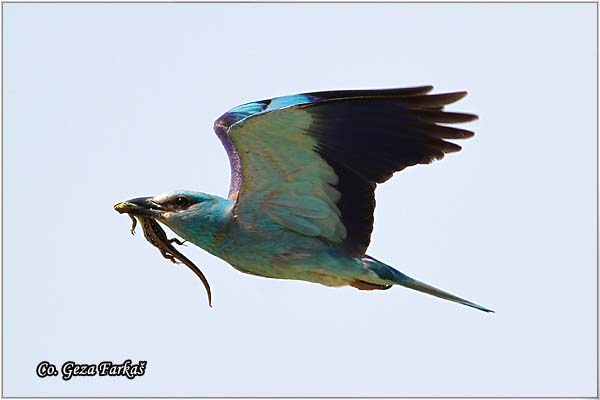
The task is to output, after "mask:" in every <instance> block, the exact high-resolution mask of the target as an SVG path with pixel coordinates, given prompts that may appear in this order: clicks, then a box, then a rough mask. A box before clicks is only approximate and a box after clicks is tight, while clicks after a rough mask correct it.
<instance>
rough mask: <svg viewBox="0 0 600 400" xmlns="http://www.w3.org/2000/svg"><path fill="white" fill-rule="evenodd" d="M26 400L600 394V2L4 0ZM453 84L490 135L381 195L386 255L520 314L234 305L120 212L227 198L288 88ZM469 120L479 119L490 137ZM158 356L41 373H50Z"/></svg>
mask: <svg viewBox="0 0 600 400" xmlns="http://www.w3.org/2000/svg"><path fill="white" fill-rule="evenodd" d="M3 11H4V27H3V34H4V36H3V38H4V43H3V46H4V47H3V51H4V64H3V67H4V71H3V72H4V88H3V90H4V138H3V144H4V149H3V150H4V151H3V157H4V158H3V167H4V169H3V171H4V174H3V178H4V197H3V199H4V243H3V245H4V246H3V250H4V255H3V257H4V264H3V278H4V281H3V285H4V303H3V306H4V310H3V311H4V314H3V317H4V321H3V322H4V324H3V328H4V337H3V341H4V342H3V344H4V346H3V350H4V353H3V357H4V381H3V383H4V388H3V389H4V391H3V394H4V395H5V396H90V395H94V396H115V395H120V396H224V395H225V396H311V395H319V396H595V395H596V372H597V371H596V333H597V332H596V312H597V309H596V144H597V143H596V88H597V81H596V67H597V64H596V57H597V51H596V46H597V43H596V5H595V4H43V5H41V4H4V5H3ZM421 84H433V85H435V86H436V91H437V92H444V91H452V90H463V89H466V90H468V91H469V92H470V95H469V96H468V97H467V98H466V99H464V100H463V101H461V102H460V103H458V104H456V105H453V106H451V107H450V109H451V110H457V111H470V112H475V113H477V114H479V115H480V117H481V119H480V121H478V122H476V123H472V124H470V125H468V126H469V127H470V128H472V129H474V130H475V131H476V132H477V134H476V136H475V138H473V139H471V140H469V141H464V142H461V145H463V148H464V150H463V151H462V152H461V153H458V154H452V155H450V156H448V157H447V158H445V159H444V160H442V161H440V162H437V163H435V164H433V165H429V166H419V167H414V168H410V169H408V170H406V171H404V172H402V173H399V174H397V175H396V176H395V178H394V179H392V180H391V181H389V182H388V183H386V184H385V185H383V186H381V187H380V188H379V189H378V192H377V204H378V206H377V210H376V216H375V217H376V224H375V230H374V234H373V238H372V239H373V240H372V244H371V247H370V248H369V253H370V254H371V255H373V256H375V257H377V258H379V259H381V260H382V261H385V262H386V263H388V264H390V265H393V266H396V267H398V269H400V270H402V271H404V272H406V273H407V274H409V275H412V276H414V277H415V278H418V279H421V280H424V281H425V282H428V283H431V284H433V285H435V286H438V287H440V288H443V289H446V290H448V291H450V292H452V293H456V294H458V295H461V296H464V297H465V298H467V299H469V300H472V301H475V302H477V303H480V304H483V305H485V306H488V307H490V308H492V309H495V310H496V311H497V313H496V314H491V315H490V314H484V313H481V312H478V311H476V310H473V309H469V308H467V307H463V306H459V305H456V304H453V303H449V302H445V301H442V300H439V299H436V298H434V297H430V296H426V295H423V294H420V293H417V292H414V291H410V290H408V289H403V288H394V289H392V290H388V291H383V292H360V291H357V290H355V289H352V288H341V289H332V288H326V287H323V286H320V285H315V284H309V283H304V282H295V281H277V280H269V279H264V278H258V277H253V276H249V275H244V274H241V273H239V272H237V271H235V270H234V269H232V268H231V267H229V266H228V265H226V264H225V263H224V262H223V261H221V260H218V259H216V258H214V257H212V256H210V255H208V254H207V253H205V252H203V251H202V250H200V249H198V248H195V247H192V246H190V247H188V248H185V249H184V252H185V253H186V254H187V256H188V257H189V258H190V259H192V260H193V261H194V262H195V263H196V264H197V265H198V266H199V267H200V268H201V269H202V270H203V271H204V273H205V274H206V276H207V277H208V279H209V281H210V283H211V286H212V289H213V298H214V308H213V309H209V308H208V307H207V305H206V297H205V293H204V289H203V288H202V286H201V284H200V282H199V281H198V280H197V278H196V277H195V276H194V275H193V274H191V273H190V271H189V270H187V269H186V268H184V267H182V266H174V265H172V264H171V263H170V262H168V261H167V260H165V259H163V258H162V257H161V256H160V254H159V253H158V252H157V251H156V249H154V248H152V247H151V246H150V245H149V244H148V243H147V242H145V241H144V239H143V238H142V235H141V234H139V233H138V235H136V236H135V237H132V236H131V235H130V234H129V227H130V220H129V219H128V218H127V217H125V216H122V215H117V214H116V213H115V212H114V211H113V209H112V206H113V204H115V203H116V202H117V201H120V200H125V199H128V198H131V197H137V196H142V195H151V194H157V193H161V192H165V191H169V190H172V189H183V188H186V189H192V190H200V191H204V192H209V193H215V194H220V195H225V194H226V192H227V188H228V186H229V166H228V161H227V158H226V155H225V152H224V150H223V149H222V148H221V144H220V142H219V141H218V140H217V138H216V136H215V135H214V134H213V132H212V123H213V121H214V119H216V118H217V117H218V116H220V115H221V114H222V113H223V112H225V111H227V110H228V109H229V108H232V107H234V106H236V105H238V104H241V103H244V102H248V101H252V100H257V99H262V98H269V97H273V96H278V95H285V94H291V93H298V92H305V91H314V90H330V89H331V90H334V89H348V88H385V87H402V86H413V85H421ZM465 127H466V126H465ZM127 358H131V359H133V360H134V361H137V360H140V359H142V360H146V361H147V362H148V367H147V373H146V375H145V376H144V377H141V378H136V379H135V380H133V381H130V380H127V379H125V378H107V377H96V378H74V379H73V380H71V381H69V382H64V381H62V380H61V379H60V377H58V378H46V379H43V380H42V379H39V378H38V377H37V376H36V375H35V367H36V365H37V364H38V363H39V362H40V361H42V360H48V361H51V362H53V363H55V364H57V365H59V366H60V365H61V364H62V363H63V362H65V361H68V360H73V361H78V362H81V363H97V362H101V361H104V360H112V361H115V362H122V361H123V360H124V359H127Z"/></svg>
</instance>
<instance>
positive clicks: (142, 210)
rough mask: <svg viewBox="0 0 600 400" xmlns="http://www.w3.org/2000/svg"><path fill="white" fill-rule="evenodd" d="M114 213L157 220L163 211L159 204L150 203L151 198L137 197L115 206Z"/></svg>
mask: <svg viewBox="0 0 600 400" xmlns="http://www.w3.org/2000/svg"><path fill="white" fill-rule="evenodd" d="M114 208H115V211H117V212H118V213H119V214H123V213H127V214H129V215H130V216H131V215H141V216H146V217H153V218H157V217H159V216H160V214H161V213H162V212H163V211H165V208H164V207H163V206H161V205H160V204H158V203H156V202H154V201H152V197H138V198H135V199H131V200H127V201H122V202H120V203H117V204H115V207H114Z"/></svg>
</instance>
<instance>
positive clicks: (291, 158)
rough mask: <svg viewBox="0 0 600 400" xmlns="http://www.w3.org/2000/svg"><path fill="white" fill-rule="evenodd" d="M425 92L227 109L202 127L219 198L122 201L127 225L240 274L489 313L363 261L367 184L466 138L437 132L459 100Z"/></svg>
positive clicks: (294, 99) (369, 225)
mask: <svg viewBox="0 0 600 400" xmlns="http://www.w3.org/2000/svg"><path fill="white" fill-rule="evenodd" d="M431 90H432V87H431V86H422V87H415V88H404V89H387V90H346V91H334V92H314V93H304V94H298V95H292V96H284V97H277V98H274V99H270V100H263V101H257V102H252V103H248V104H244V105H241V106H238V107H235V108H233V109H232V110H230V111H229V112H227V113H226V114H224V115H223V116H221V117H220V118H219V119H218V120H217V121H216V122H215V127H214V128H215V131H216V133H217V135H218V137H219V138H220V140H221V141H222V143H223V145H224V146H225V149H226V150H227V153H228V155H229V159H230V165H231V174H232V179H231V186H230V190H229V196H228V198H221V197H218V196H213V195H209V194H204V193H199V192H191V191H183V190H180V191H174V192H171V193H166V194H162V195H157V196H153V197H145V198H138V199H132V200H129V201H128V204H135V207H136V208H135V209H136V211H135V212H131V214H132V215H135V214H136V213H137V214H139V215H144V216H147V217H152V218H155V219H156V220H158V221H160V222H161V223H163V224H165V225H167V226H168V227H169V228H171V229H172V230H173V231H174V232H175V233H177V234H178V235H180V236H181V237H182V238H184V239H186V240H187V241H189V242H192V243H194V244H195V245H197V246H199V247H201V248H203V249H205V250H206V251H208V252H210V253H212V254H214V255H215V256H217V257H219V258H221V259H223V260H225V261H226V262H228V263H229V264H231V265H232V266H233V267H234V268H236V269H238V270H239V271H242V272H245V273H249V274H253V275H258V276H264V277H270V278H279V279H296V280H304V281H309V282H315V283H320V284H323V285H326V286H344V285H350V286H353V287H356V288H358V289H362V290H378V289H379V290H382V289H388V288H390V287H391V286H393V285H401V286H405V287H408V288H411V289H415V290H419V291H422V292H425V293H428V294H431V295H434V296H438V297H441V298H443V299H446V300H451V301H454V302H457V303H460V304H464V305H467V306H470V307H474V308H477V309H479V310H482V311H486V312H490V311H491V310H489V309H487V308H485V307H483V306H480V305H477V304H475V303H472V302H470V301H467V300H464V299H462V298H459V297H457V296H454V295H452V294H449V293H447V292H444V291H442V290H439V289H436V288H434V287H432V286H429V285H427V284H425V283H422V282H419V281H417V280H414V279H412V278H410V277H408V276H406V275H404V274H403V273H401V272H399V271H397V270H396V269H394V268H392V267H390V266H388V265H386V264H384V263H382V262H380V261H378V260H376V259H375V258H373V257H370V256H368V255H366V254H365V252H366V249H367V247H368V245H369V242H370V236H371V231H372V229H373V211H374V208H375V197H374V191H375V188H376V185H377V184H378V183H382V182H384V181H386V180H387V179H389V178H390V177H391V176H392V174H393V173H394V172H396V171H400V170H402V169H404V168H406V167H408V166H412V165H416V164H427V163H430V162H431V161H433V160H435V159H441V158H443V157H444V154H446V153H448V152H454V151H458V150H460V146H458V145H456V144H454V143H452V142H449V141H447V139H463V138H468V137H471V136H472V135H473V133H472V132H471V131H467V130H464V129H458V128H454V127H450V126H447V125H441V124H452V123H460V122H468V121H472V120H474V119H476V116H475V115H472V114H465V113H452V112H447V111H444V110H443V108H444V106H445V105H447V104H450V103H453V102H455V101H458V100H460V99H461V98H462V97H464V96H465V95H466V93H464V92H459V93H446V94H438V95H431V94H428V92H429V91H431ZM128 212H129V211H128Z"/></svg>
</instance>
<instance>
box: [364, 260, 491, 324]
mask: <svg viewBox="0 0 600 400" xmlns="http://www.w3.org/2000/svg"><path fill="white" fill-rule="evenodd" d="M365 261H366V262H365ZM363 262H365V264H366V266H367V268H369V269H370V270H371V271H373V272H375V273H376V274H377V275H379V276H380V277H381V278H383V279H386V280H390V281H392V282H394V283H395V284H396V285H400V286H404V287H407V288H409V289H413V290H418V291H419V292H423V293H427V294H430V295H432V296H436V297H439V298H442V299H444V300H450V301H453V302H455V303H459V304H463V305H465V306H469V307H473V308H476V309H478V310H481V311H485V312H492V313H493V312H494V311H493V310H490V309H489V308H486V307H483V306H480V305H479V304H476V303H473V302H470V301H468V300H465V299H463V298H460V297H458V296H455V295H453V294H451V293H448V292H445V291H443V290H441V289H438V288H436V287H433V286H431V285H428V284H426V283H423V282H421V281H418V280H416V279H413V278H411V277H409V276H407V275H405V274H403V273H402V272H400V271H398V270H396V269H394V268H392V267H390V266H389V265H386V264H384V263H382V262H381V261H378V260H375V259H374V258H373V257H370V256H366V257H365V258H363ZM382 267H383V268H382Z"/></svg>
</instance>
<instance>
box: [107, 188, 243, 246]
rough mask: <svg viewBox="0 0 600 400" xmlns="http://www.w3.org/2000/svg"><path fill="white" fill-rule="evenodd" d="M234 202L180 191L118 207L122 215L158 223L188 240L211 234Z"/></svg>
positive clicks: (122, 204) (121, 204)
mask: <svg viewBox="0 0 600 400" xmlns="http://www.w3.org/2000/svg"><path fill="white" fill-rule="evenodd" d="M231 205H232V204H231V202H230V201H229V200H226V199H222V198H220V197H218V196H213V195H210V194H206V193H200V192H192V191H189V190H177V191H173V192H169V193H163V194H159V195H156V196H153V197H138V198H135V199H131V200H127V201H124V202H121V203H118V204H116V205H115V207H114V208H115V210H116V211H117V212H119V213H128V214H130V215H133V216H136V215H140V216H146V217H151V218H155V219H157V220H159V221H160V222H162V223H164V224H165V225H167V226H168V227H169V228H171V229H172V230H173V231H175V232H176V233H177V234H179V235H180V236H182V237H184V238H185V239H187V240H190V241H193V240H191V238H192V237H194V236H197V235H205V234H207V233H210V232H211V231H212V230H213V228H216V226H215V225H218V223H219V222H220V220H221V219H222V218H223V216H224V214H226V213H227V212H228V211H230V206H231Z"/></svg>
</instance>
